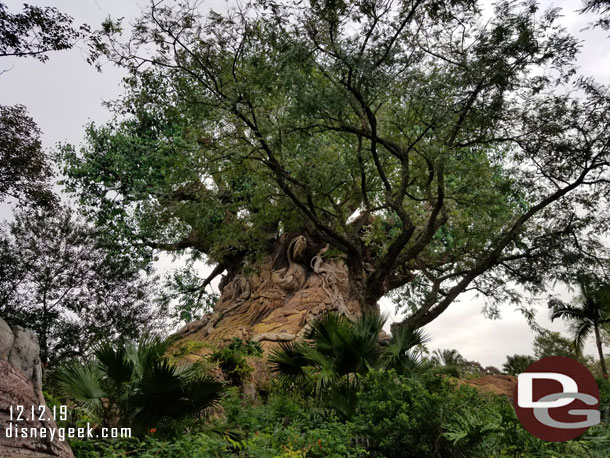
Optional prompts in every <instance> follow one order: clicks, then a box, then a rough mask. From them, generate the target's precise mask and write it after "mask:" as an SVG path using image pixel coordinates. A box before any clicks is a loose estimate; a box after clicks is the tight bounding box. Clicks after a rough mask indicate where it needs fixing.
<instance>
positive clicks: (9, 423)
mask: <svg viewBox="0 0 610 458" xmlns="http://www.w3.org/2000/svg"><path fill="white" fill-rule="evenodd" d="M17 406H23V408H24V413H23V417H25V419H24V420H23V421H17V420H16V417H17ZM32 406H33V407H34V411H35V412H37V411H38V412H41V410H39V407H41V406H44V407H42V408H44V409H46V410H45V413H46V414H47V415H45V416H44V417H46V419H45V420H39V419H38V418H34V419H32V418H31V408H32ZM11 407H12V408H13V419H12V420H11ZM28 412H29V414H28ZM49 412H50V411H49V410H48V408H47V407H46V404H45V401H44V397H43V395H42V368H41V365H40V356H39V346H38V341H37V339H36V336H35V335H34V333H33V332H32V331H30V330H27V329H23V328H21V327H19V326H15V328H14V329H13V330H11V328H10V327H9V326H8V324H7V323H6V322H5V321H4V320H3V319H2V318H0V457H61V458H71V457H73V456H74V455H73V454H72V451H71V450H70V447H69V446H68V444H67V443H66V442H62V441H60V440H59V439H58V437H57V425H56V423H55V421H54V420H53V419H52V418H49V417H48V414H49ZM15 427H18V428H27V429H28V431H30V430H31V428H35V430H36V431H37V432H39V431H41V430H42V429H43V428H44V429H45V430H46V433H45V434H46V436H47V437H44V438H43V437H35V438H30V437H28V438H23V437H20V435H15V431H14V428H15ZM51 430H53V431H54V434H55V435H54V438H53V440H51V438H50V434H51V432H50V431H51ZM9 431H10V432H11V433H12V434H10V433H9ZM19 431H21V429H20V430H19Z"/></svg>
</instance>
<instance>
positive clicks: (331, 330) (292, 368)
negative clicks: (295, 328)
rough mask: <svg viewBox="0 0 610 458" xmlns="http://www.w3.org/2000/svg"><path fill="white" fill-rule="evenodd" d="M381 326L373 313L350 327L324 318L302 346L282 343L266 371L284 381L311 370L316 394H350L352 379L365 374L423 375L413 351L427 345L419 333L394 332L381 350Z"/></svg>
mask: <svg viewBox="0 0 610 458" xmlns="http://www.w3.org/2000/svg"><path fill="white" fill-rule="evenodd" d="M385 322H386V318H385V317H383V316H381V315H379V314H377V313H372V314H364V315H363V316H362V317H360V318H359V319H358V320H356V321H355V322H351V321H350V320H348V319H347V318H345V317H344V316H342V315H337V314H334V313H328V314H326V315H324V316H322V317H321V318H318V319H317V320H315V321H314V322H313V323H312V325H311V330H310V332H309V333H308V335H307V336H306V337H307V339H308V340H306V341H304V342H290V343H283V344H281V345H280V346H279V348H277V349H276V350H274V351H273V352H272V353H271V355H270V357H269V362H270V363H271V368H272V370H273V371H274V372H275V373H276V374H277V375H278V377H279V378H280V379H285V380H298V379H302V378H305V377H308V374H309V373H310V372H308V371H307V368H313V370H314V372H315V378H316V392H317V394H320V393H322V392H324V391H326V392H327V391H328V390H330V389H335V390H336V389H337V387H341V386H343V387H345V386H350V387H351V388H353V389H355V388H356V387H357V382H358V378H359V377H360V376H362V375H364V374H366V373H367V372H368V371H369V370H370V369H371V368H378V367H384V368H387V369H395V370H396V371H397V372H398V373H400V374H404V375H416V374H418V373H421V372H423V370H424V369H425V368H426V364H425V362H424V360H423V358H422V357H421V352H420V351H419V350H417V349H415V348H416V347H418V346H421V345H423V344H424V342H425V341H426V339H427V338H426V336H425V335H424V334H423V332H421V331H419V330H418V331H412V330H410V329H407V328H402V329H399V330H397V331H396V332H395V333H394V335H393V336H392V339H391V340H390V343H389V345H387V346H386V347H384V346H382V345H381V343H380V341H379V334H380V332H381V331H382V330H383V326H384V324H385ZM343 391H345V390H343Z"/></svg>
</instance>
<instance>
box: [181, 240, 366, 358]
mask: <svg viewBox="0 0 610 458" xmlns="http://www.w3.org/2000/svg"><path fill="white" fill-rule="evenodd" d="M326 250H327V247H326V246H325V245H324V244H321V243H317V242H315V241H314V240H312V239H311V238H310V237H309V236H306V235H302V234H286V235H283V236H282V237H281V238H280V240H279V243H278V244H277V246H276V247H275V250H274V251H273V252H272V253H269V254H268V255H267V256H266V257H264V258H263V260H262V261H261V262H260V263H259V264H257V265H255V266H247V267H245V268H243V269H235V272H236V273H233V274H227V275H226V276H225V277H223V279H222V281H221V283H220V289H221V296H220V299H219V300H218V302H217V304H216V306H215V308H214V312H213V313H212V314H209V315H207V316H205V317H203V319H202V320H199V321H195V322H192V323H189V324H187V325H186V326H185V327H184V328H182V329H181V330H180V331H179V333H178V334H179V336H180V337H181V339H180V340H179V341H178V342H177V345H179V344H180V342H181V341H182V340H201V341H206V342H214V343H217V344H221V345H222V344H223V343H226V342H229V341H231V340H232V339H233V337H239V338H241V339H244V340H246V339H251V340H254V341H258V342H260V343H261V345H262V347H263V348H264V349H269V348H270V347H272V346H273V345H274V343H276V342H281V341H291V340H294V339H298V338H300V337H302V336H303V335H304V334H305V333H306V332H307V329H308V323H310V322H311V321H312V320H313V319H314V318H315V317H317V316H318V315H320V314H321V313H324V312H327V311H336V312H338V313H342V314H345V315H346V316H348V317H349V318H351V319H353V318H354V317H356V316H358V315H359V314H360V305H359V301H358V300H357V299H356V295H355V294H353V291H351V290H350V286H349V279H348V270H347V267H346V265H345V263H344V261H343V260H342V259H326V256H325V253H326Z"/></svg>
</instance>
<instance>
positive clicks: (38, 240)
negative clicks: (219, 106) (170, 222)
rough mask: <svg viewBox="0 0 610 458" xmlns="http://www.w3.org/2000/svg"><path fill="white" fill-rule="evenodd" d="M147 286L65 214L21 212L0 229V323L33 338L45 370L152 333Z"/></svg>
mask: <svg viewBox="0 0 610 458" xmlns="http://www.w3.org/2000/svg"><path fill="white" fill-rule="evenodd" d="M155 281H156V278H155V277H154V276H149V277H146V276H144V275H143V272H142V271H141V270H140V269H139V268H138V266H137V264H133V263H131V261H130V260H129V259H128V258H126V257H124V256H122V255H121V254H120V253H117V252H115V251H112V250H110V249H108V247H107V245H106V242H105V237H104V236H103V234H100V233H99V232H98V231H96V230H93V229H92V228H91V227H90V226H89V225H88V224H86V223H85V222H84V221H83V220H82V219H81V218H79V217H78V216H77V215H75V214H74V212H73V211H72V210H71V209H70V208H68V207H60V206H54V207H52V208H48V209H40V208H38V209H36V208H35V209H32V208H28V209H24V210H22V211H19V212H16V213H15V219H14V221H13V222H12V223H10V224H8V223H7V224H4V225H3V226H0V315H1V316H2V317H3V318H4V319H5V320H6V321H7V322H8V323H9V324H11V325H20V326H23V327H27V328H30V329H32V330H33V331H34V332H35V333H36V335H37V337H38V342H39V344H40V350H41V354H40V356H41V359H42V361H43V363H45V364H46V363H55V362H57V361H62V360H63V359H64V358H67V357H73V356H85V355H87V354H88V352H89V350H90V348H91V346H92V345H93V344H95V343H96V342H99V341H101V340H106V341H109V342H114V341H117V340H129V339H137V338H138V337H139V336H140V335H141V334H142V333H144V332H147V331H148V332H152V331H159V329H160V327H161V325H163V324H164V319H163V318H164V317H163V309H164V304H162V303H156V302H155V301H156V299H155V297H156V294H155V291H156V286H155Z"/></svg>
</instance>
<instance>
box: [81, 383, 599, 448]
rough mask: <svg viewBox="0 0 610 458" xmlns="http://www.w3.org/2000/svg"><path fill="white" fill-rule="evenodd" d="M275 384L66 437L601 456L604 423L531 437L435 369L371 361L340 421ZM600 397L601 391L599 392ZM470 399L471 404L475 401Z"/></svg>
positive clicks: (168, 444) (154, 443)
mask: <svg viewBox="0 0 610 458" xmlns="http://www.w3.org/2000/svg"><path fill="white" fill-rule="evenodd" d="M277 388H280V387H276V388H275V389H273V390H272V391H271V394H270V395H269V397H268V398H264V399H261V398H259V399H253V398H250V397H247V396H246V397H244V396H243V395H241V396H240V394H239V392H238V391H237V390H236V389H235V390H231V391H230V392H229V393H228V396H227V397H225V398H224V399H223V400H222V406H223V410H224V414H225V416H224V418H223V419H219V420H212V421H211V422H210V423H208V424H207V425H203V424H201V423H199V424H194V423H192V422H186V423H185V422H182V423H181V424H180V425H181V427H180V428H177V429H178V430H182V431H183V434H180V433H179V434H178V435H176V436H173V437H168V436H164V435H160V434H157V433H155V434H150V435H148V436H147V437H145V438H143V439H130V440H113V441H106V442H104V441H95V442H93V441H73V442H72V447H73V449H74V450H75V452H76V455H77V456H78V457H98V456H110V457H112V456H117V457H118V456H123V454H125V453H126V454H128V455H137V456H144V457H152V456H167V457H182V456H192V457H202V458H203V457H230V456H243V457H260V458H267V457H272V456H273V457H339V456H340V457H364V456H368V457H388V458H389V457H405V458H406V457H452V458H453V457H460V458H466V457H468V458H477V457H481V458H483V457H489V456H502V457H521V456H527V457H549V458H550V457H557V456H571V457H600V458H601V457H605V456H607V453H608V450H610V437H609V436H608V431H607V428H606V427H605V426H603V427H598V428H594V429H592V430H590V431H589V432H588V433H587V434H586V435H585V436H584V437H581V438H580V439H578V440H573V441H570V442H567V443H551V442H544V441H541V440H539V439H536V438H535V437H534V436H532V435H531V434H530V433H528V432H527V431H525V430H524V429H523V428H522V427H521V425H520V424H519V421H518V420H517V418H516V416H515V413H514V409H513V407H512V405H511V403H510V402H509V401H508V399H506V398H504V397H499V396H495V395H484V394H481V393H479V392H478V391H477V390H475V389H474V388H471V387H465V386H463V387H460V388H457V387H456V386H454V385H453V384H452V383H450V382H448V381H447V380H443V379H442V378H438V377H437V376H427V377H424V378H423V379H419V380H415V379H412V378H406V377H402V376H399V375H397V374H396V373H395V372H394V371H390V372H386V371H371V372H370V373H369V374H368V375H367V376H366V377H365V379H364V383H363V385H362V386H361V388H360V390H359V391H358V393H357V396H358V399H359V406H360V407H359V410H358V412H357V414H356V415H355V416H354V417H353V418H352V419H351V420H349V421H341V420H339V419H338V418H337V417H336V416H334V415H332V414H331V413H328V412H324V411H323V410H320V408H318V407H317V406H316V405H315V403H313V402H312V400H311V399H309V398H307V397H306V396H303V395H302V394H299V393H298V392H293V393H290V394H287V393H286V392H285V390H283V389H281V388H280V389H277ZM604 402H607V401H604ZM473 406H476V409H473Z"/></svg>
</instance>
